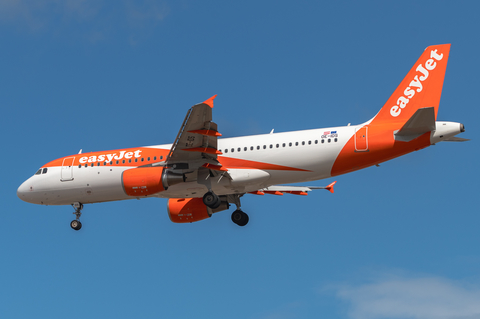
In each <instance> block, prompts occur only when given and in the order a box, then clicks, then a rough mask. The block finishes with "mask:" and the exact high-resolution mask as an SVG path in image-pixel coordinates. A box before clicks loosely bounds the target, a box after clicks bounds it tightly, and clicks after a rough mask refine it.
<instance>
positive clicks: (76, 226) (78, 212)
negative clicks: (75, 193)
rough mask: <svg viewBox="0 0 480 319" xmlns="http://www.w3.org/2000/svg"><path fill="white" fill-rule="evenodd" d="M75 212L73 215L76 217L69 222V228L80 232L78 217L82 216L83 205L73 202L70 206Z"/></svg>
mask: <svg viewBox="0 0 480 319" xmlns="http://www.w3.org/2000/svg"><path fill="white" fill-rule="evenodd" d="M72 206H73V208H74V209H75V212H74V213H73V214H74V215H75V216H76V219H74V220H72V221H71V222H70V227H72V228H73V229H75V230H80V228H82V223H81V222H80V216H81V215H82V212H81V211H82V209H83V204H82V203H79V202H75V203H73V204H72Z"/></svg>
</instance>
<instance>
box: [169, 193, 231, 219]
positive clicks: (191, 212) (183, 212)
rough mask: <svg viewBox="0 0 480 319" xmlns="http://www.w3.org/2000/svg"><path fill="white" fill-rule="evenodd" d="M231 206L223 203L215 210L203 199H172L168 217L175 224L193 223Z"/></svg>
mask: <svg viewBox="0 0 480 319" xmlns="http://www.w3.org/2000/svg"><path fill="white" fill-rule="evenodd" d="M229 206H230V205H229V204H228V203H227V202H226V201H222V203H221V204H220V206H219V207H218V208H215V209H211V208H209V207H207V206H206V205H205V204H204V203H203V199H202V198H170V199H169V200H168V206H167V211H168V216H169V217H170V220H171V221H172V222H174V223H193V222H198V221H199V220H202V219H206V218H209V217H211V216H212V214H213V213H216V212H220V211H222V210H226V209H228V207H229Z"/></svg>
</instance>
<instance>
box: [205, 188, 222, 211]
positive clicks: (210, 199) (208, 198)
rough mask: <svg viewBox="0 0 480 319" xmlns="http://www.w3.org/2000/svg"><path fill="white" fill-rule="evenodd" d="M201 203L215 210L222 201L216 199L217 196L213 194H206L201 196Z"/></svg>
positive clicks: (218, 198)
mask: <svg viewBox="0 0 480 319" xmlns="http://www.w3.org/2000/svg"><path fill="white" fill-rule="evenodd" d="M203 203H204V204H205V205H207V206H208V207H210V208H212V209H215V208H218V206H220V204H221V203H222V201H221V200H220V197H218V195H217V194H215V193H214V192H207V193H206V194H205V195H203Z"/></svg>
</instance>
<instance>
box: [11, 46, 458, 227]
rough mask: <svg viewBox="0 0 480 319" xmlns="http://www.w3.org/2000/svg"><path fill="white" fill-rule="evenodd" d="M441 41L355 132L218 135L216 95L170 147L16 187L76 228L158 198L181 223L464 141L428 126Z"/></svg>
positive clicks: (131, 151)
mask: <svg viewBox="0 0 480 319" xmlns="http://www.w3.org/2000/svg"><path fill="white" fill-rule="evenodd" d="M449 52H450V44H443V45H434V46H429V47H427V48H426V49H425V51H424V52H423V53H422V55H421V56H420V58H419V59H418V60H417V62H416V63H415V64H414V65H413V67H412V68H411V69H410V71H409V72H408V73H407V75H406V76H405V78H404V79H403V80H402V82H401V83H400V84H399V86H398V87H397V88H396V90H395V91H394V92H393V94H392V95H391V96H390V98H389V99H388V100H387V102H386V103H385V105H384V106H383V107H382V108H381V109H380V111H379V112H378V113H377V114H376V115H375V116H374V117H373V118H372V119H370V120H368V121H367V122H365V123H362V124H359V125H350V124H349V125H348V126H342V127H329V128H320V129H310V130H302V131H293V132H282V133H274V132H273V130H272V132H270V134H262V135H252V136H242V137H233V138H220V136H221V134H220V133H219V130H218V126H217V124H216V123H214V122H213V121H212V109H213V101H214V99H215V97H216V95H214V96H212V97H211V98H209V99H207V100H206V101H204V102H203V103H199V104H196V105H194V106H193V107H191V108H190V109H189V110H188V112H187V115H186V116H185V119H184V121H183V123H182V125H181V127H180V130H179V132H178V134H177V137H176V138H175V140H174V142H173V143H172V144H168V145H155V146H144V147H134V148H125V149H117V150H110V151H99V152H91V153H85V154H83V153H82V151H80V152H79V153H78V154H74V155H69V156H66V157H62V158H59V159H56V160H53V161H51V162H49V163H47V164H45V165H43V166H42V167H41V168H40V169H38V171H37V172H36V173H35V174H34V175H33V176H32V177H30V178H28V179H27V180H26V181H25V182H24V183H22V184H21V185H20V187H19V188H18V190H17V196H18V197H19V198H20V199H22V200H23V201H25V202H29V203H33V204H40V205H72V206H73V208H74V210H75V212H74V213H73V214H75V216H76V219H74V220H73V221H72V222H71V223H70V226H71V228H73V229H74V230H79V229H80V228H81V227H82V223H81V222H80V216H81V211H82V209H83V206H84V204H92V203H100V202H108V201H118V200H126V199H141V198H146V197H158V198H168V205H167V212H168V215H169V217H170V220H171V221H172V222H175V223H191V222H196V221H200V220H204V219H207V218H209V217H211V216H212V215H213V214H214V213H217V212H220V211H225V210H227V209H229V207H230V204H234V205H236V210H235V211H234V212H233V213H232V215H231V219H232V221H233V222H234V223H235V224H237V225H239V226H245V225H246V224H247V223H248V221H249V217H248V215H247V214H246V213H245V212H243V211H242V209H241V203H240V198H241V197H242V196H243V195H245V194H256V195H265V194H270V195H284V194H294V195H307V193H308V192H310V191H312V190H315V189H327V190H329V191H330V192H331V193H333V186H334V184H335V183H336V182H333V183H331V184H329V185H328V186H325V187H302V186H288V185H283V184H291V183H305V182H310V181H315V180H321V179H326V178H331V177H334V176H339V175H342V174H346V173H349V172H353V171H356V170H360V169H363V168H366V167H370V166H373V165H378V164H380V163H382V162H385V161H388V160H391V159H393V158H396V157H399V156H402V155H405V154H408V153H410V152H413V151H417V150H420V149H423V148H426V147H428V146H430V145H434V144H436V143H438V142H442V141H467V139H463V138H459V137H456V135H457V134H459V133H462V132H464V131H465V127H464V125H463V124H461V123H454V122H443V121H437V120H436V119H437V113H438V106H439V103H440V95H441V92H442V87H443V81H444V77H445V70H446V67H447V61H448V57H449Z"/></svg>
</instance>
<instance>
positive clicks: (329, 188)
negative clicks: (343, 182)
mask: <svg viewBox="0 0 480 319" xmlns="http://www.w3.org/2000/svg"><path fill="white" fill-rule="evenodd" d="M336 182H337V181H335V182H333V183H330V184H328V186H327V187H325V189H328V190H329V191H330V193H332V194H333V185H335V183H336Z"/></svg>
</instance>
